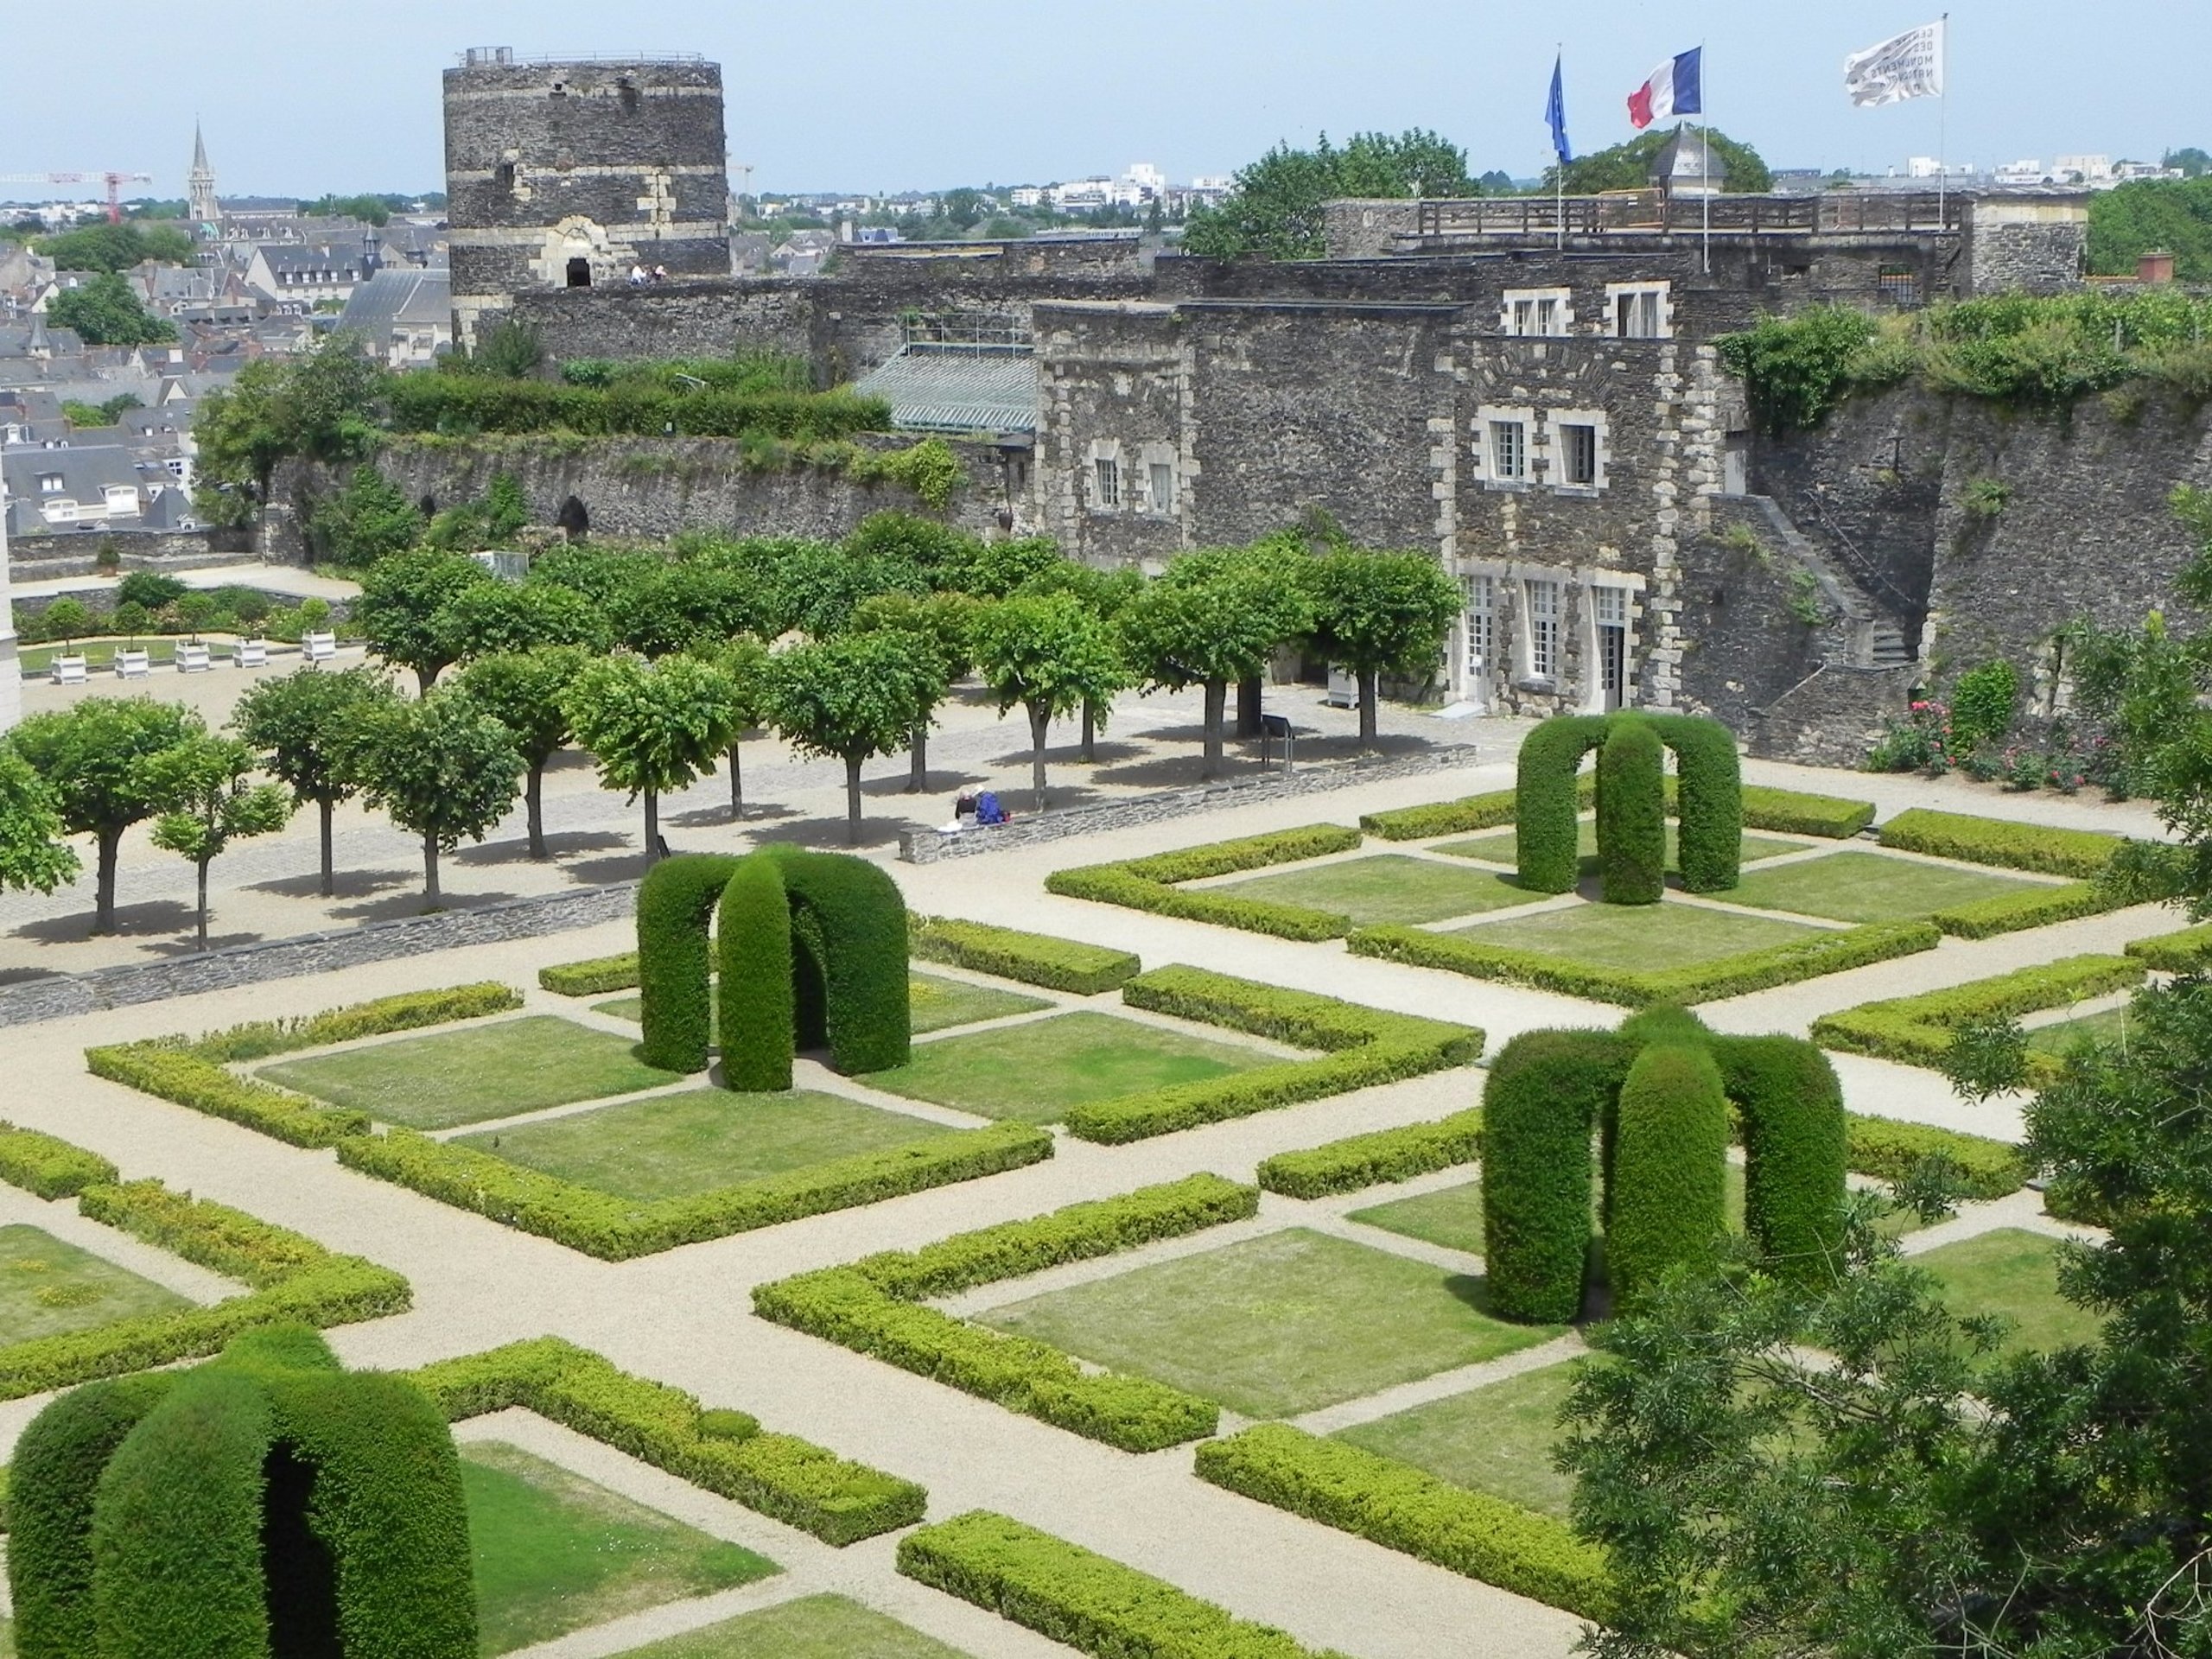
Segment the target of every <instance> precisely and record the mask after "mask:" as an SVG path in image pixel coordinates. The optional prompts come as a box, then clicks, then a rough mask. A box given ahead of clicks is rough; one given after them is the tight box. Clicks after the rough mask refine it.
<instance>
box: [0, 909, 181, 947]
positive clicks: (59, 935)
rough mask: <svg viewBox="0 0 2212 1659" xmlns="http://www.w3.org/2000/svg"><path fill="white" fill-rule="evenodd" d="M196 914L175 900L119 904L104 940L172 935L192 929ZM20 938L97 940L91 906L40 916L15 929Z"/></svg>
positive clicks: (58, 941) (48, 941) (73, 941)
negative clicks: (111, 931) (113, 929)
mask: <svg viewBox="0 0 2212 1659" xmlns="http://www.w3.org/2000/svg"><path fill="white" fill-rule="evenodd" d="M199 913H200V912H198V911H196V910H194V908H193V907H192V906H190V905H188V904H186V903H184V902H183V901H182V900H181V899H154V900H151V901H150V902H149V903H146V904H143V905H118V906H116V908H115V932H114V933H113V934H112V935H107V936H105V937H109V938H128V939H137V938H147V939H153V938H161V937H162V936H164V935H168V934H171V933H175V931H177V930H178V929H180V928H185V929H189V928H190V927H192V926H193V925H194V919H195V918H197V917H198V915H199ZM15 936H16V938H19V939H34V940H36V941H37V942H38V943H39V944H84V943H85V942H86V940H88V939H91V938H94V937H96V936H95V935H94V934H93V932H92V906H91V905H89V904H87V905H86V906H85V908H84V909H82V910H81V911H74V912H71V913H70V914H68V915H67V916H47V917H41V918H40V919H39V920H37V921H35V922H25V923H23V924H22V925H20V926H18V927H17V928H16V933H15Z"/></svg>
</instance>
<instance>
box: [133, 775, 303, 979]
mask: <svg viewBox="0 0 2212 1659" xmlns="http://www.w3.org/2000/svg"><path fill="white" fill-rule="evenodd" d="M139 765H140V767H141V770H142V772H143V778H144V786H145V789H146V791H147V793H148V794H149V796H150V797H151V798H153V799H154V801H155V802H156V804H157V805H158V806H159V808H160V816H159V817H156V819H155V820H154V845H155V846H156V847H158V848H160V849H162V851H163V852H168V853H175V854H178V855H180V856H181V857H183V858H186V859H188V860H189V861H191V863H192V867H193V874H194V877H195V879H196V883H197V893H198V899H197V902H198V918H197V931H198V937H199V944H200V949H201V950H206V949H207V867H208V866H209V865H210V864H213V862H214V861H216V860H217V859H218V858H220V857H221V856H222V855H223V852H224V849H226V848H227V847H229V846H230V844H231V843H232V842H234V841H243V840H245V838H246V837H248V836H265V835H269V834H270V833H272V832H274V831H276V830H278V829H283V827H284V823H285V821H286V820H287V819H289V817H291V816H292V803H291V802H290V801H289V800H288V799H286V798H285V795H284V791H283V790H282V789H280V788H279V787H277V785H275V784H257V783H255V782H253V781H252V772H253V768H254V753H253V751H252V750H251V748H249V747H247V746H246V745H245V744H244V743H242V742H240V741H238V739H237V738H234V737H222V736H218V735H216V734H213V733H203V734H200V735H198V736H196V737H193V738H190V739H188V740H187V741H184V742H182V743H180V744H178V745H177V746H176V747H174V748H168V749H162V750H161V751H159V752H158V753H154V754H150V755H148V756H147V757H146V758H145V759H144V760H142V761H141V762H140V763H139Z"/></svg>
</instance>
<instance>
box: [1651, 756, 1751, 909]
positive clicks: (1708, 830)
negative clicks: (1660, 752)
mask: <svg viewBox="0 0 2212 1659" xmlns="http://www.w3.org/2000/svg"><path fill="white" fill-rule="evenodd" d="M1641 718H1643V719H1644V720H1646V721H1649V723H1650V725H1651V727H1652V728H1654V729H1655V730H1656V732H1657V733H1658V734H1659V737H1660V741H1662V742H1663V743H1665V744H1666V746H1667V747H1669V748H1670V749H1672V750H1673V751H1674V752H1675V773H1676V776H1677V780H1678V793H1679V797H1680V799H1681V821H1682V822H1681V860H1680V862H1681V872H1682V886H1683V887H1686V888H1688V890H1689V891H1690V892H1692V893H1723V892H1726V890H1727V889H1729V888H1730V887H1734V886H1735V885H1736V881H1737V878H1738V874H1739V873H1740V871H1741V868H1742V865H1743V857H1744V772H1743V764H1742V762H1740V761H1739V760H1738V759H1737V758H1736V734H1735V733H1733V732H1732V731H1730V730H1729V729H1728V728H1726V726H1723V725H1722V724H1721V723H1720V722H1719V721H1717V720H1708V719H1707V718H1705V717H1704V716H1703V715H1643V716H1641Z"/></svg>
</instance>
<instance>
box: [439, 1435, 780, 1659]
mask: <svg viewBox="0 0 2212 1659" xmlns="http://www.w3.org/2000/svg"><path fill="white" fill-rule="evenodd" d="M461 1484H462V1486H463V1487H464V1489H465V1490H466V1491H467V1497H468V1542H469V1554H470V1556H471V1558H472V1560H473V1561H474V1566H475V1574H476V1605H477V1624H478V1630H479V1635H480V1647H481V1649H482V1650H483V1651H484V1652H485V1653H486V1654H497V1653H511V1652H512V1651H513V1650H514V1649H517V1648H524V1647H528V1646H530V1645H531V1643H535V1642H545V1641H550V1640H551V1639H552V1638H553V1637H556V1636H560V1635H563V1634H564V1633H565V1632H567V1631H569V1630H582V1629H583V1628H584V1627H585V1626H587V1625H591V1624H605V1623H606V1622H607V1620H608V1619H611V1618H622V1617H623V1616H624V1615H625V1614H628V1613H634V1612H637V1611H640V1610H642V1609H644V1608H647V1607H655V1606H658V1605H660V1604H661V1603H663V1602H665V1601H677V1600H681V1599H684V1598H686V1597H690V1596H703V1595H709V1594H711V1593H712V1592H715V1591H717V1590H727V1589H728V1588H729V1587H730V1586H733V1585H739V1584H750V1583H751V1582H752V1581H753V1580H755V1579H765V1578H766V1577H767V1576H768V1575H769V1574H770V1573H774V1572H777V1571H779V1568H778V1567H777V1566H776V1564H775V1563H774V1562H773V1561H771V1560H768V1559H767V1558H766V1556H763V1555H756V1554H753V1552H752V1551H751V1550H749V1549H743V1548H740V1547H739V1546H737V1545H735V1544H730V1543H724V1542H723V1541H721V1539H718V1538H710V1537H709V1536H708V1535H706V1534H705V1533H703V1532H700V1531H698V1530H697V1529H695V1528H691V1527H687V1526H685V1525H684V1524H683V1522H680V1521H675V1520H671V1518H670V1517H669V1516H664V1515H662V1514H660V1513H659V1512H658V1510H649V1509H646V1508H645V1506H644V1505H642V1504H639V1503H632V1502H631V1501H630V1500H629V1499H628V1498H626V1497H621V1496H620V1495H619V1494H617V1493H614V1492H610V1491H607V1489H606V1488H605V1487H604V1486H600V1485H596V1484H594V1483H592V1482H591V1481H588V1480H586V1479H584V1478H582V1476H580V1475H572V1474H570V1473H569V1471H567V1470H565V1469H562V1468H559V1467H556V1465H553V1464H550V1463H548V1462H546V1461H545V1460H544V1459H542V1458H535V1457H532V1456H531V1454H530V1453H529V1452H524V1451H523V1450H521V1449H520V1448H519V1447H517V1446H507V1445H505V1444H502V1443H500V1442H499V1441H480V1442H478V1443H476V1444H474V1445H471V1446H464V1447H463V1448H462V1450H461Z"/></svg>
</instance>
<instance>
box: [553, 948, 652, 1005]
mask: <svg viewBox="0 0 2212 1659" xmlns="http://www.w3.org/2000/svg"><path fill="white" fill-rule="evenodd" d="M637 982H638V953H637V952H636V951H634V950H624V951H621V952H620V953H618V954H616V955H614V956H611V957H588V958H587V959H586V960H584V961H582V962H556V963H554V964H553V965H552V966H551V967H550V968H541V969H538V970H537V983H538V986H539V988H541V989H543V990H548V991H551V992H552V993H554V995H556V996H601V995H605V994H606V993H607V992H608V991H626V990H630V989H632V988H634V987H635V986H636V984H637Z"/></svg>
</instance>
